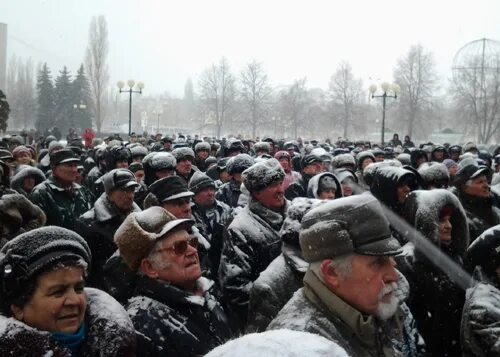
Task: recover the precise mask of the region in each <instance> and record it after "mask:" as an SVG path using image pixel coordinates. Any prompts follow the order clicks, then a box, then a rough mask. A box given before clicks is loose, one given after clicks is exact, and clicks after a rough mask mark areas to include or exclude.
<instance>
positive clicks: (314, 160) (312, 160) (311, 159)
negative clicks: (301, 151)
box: [300, 154, 323, 170]
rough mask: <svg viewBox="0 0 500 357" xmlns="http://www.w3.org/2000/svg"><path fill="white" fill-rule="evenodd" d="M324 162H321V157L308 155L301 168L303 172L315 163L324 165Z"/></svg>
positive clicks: (302, 161)
mask: <svg viewBox="0 0 500 357" xmlns="http://www.w3.org/2000/svg"><path fill="white" fill-rule="evenodd" d="M322 162H323V160H321V157H319V156H317V155H313V154H309V155H306V156H304V157H303V158H302V160H301V161H300V167H301V168H302V170H304V169H305V168H306V167H307V166H309V165H311V164H314V163H322Z"/></svg>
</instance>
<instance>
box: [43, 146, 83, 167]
mask: <svg viewBox="0 0 500 357" xmlns="http://www.w3.org/2000/svg"><path fill="white" fill-rule="evenodd" d="M49 157H50V165H52V166H54V165H59V164H66V163H69V162H74V163H78V162H80V159H79V158H78V157H77V156H76V154H75V153H74V152H73V151H72V150H69V149H62V150H59V151H55V152H52V153H50V154H49Z"/></svg>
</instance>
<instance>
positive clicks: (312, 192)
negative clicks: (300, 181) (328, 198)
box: [307, 172, 343, 199]
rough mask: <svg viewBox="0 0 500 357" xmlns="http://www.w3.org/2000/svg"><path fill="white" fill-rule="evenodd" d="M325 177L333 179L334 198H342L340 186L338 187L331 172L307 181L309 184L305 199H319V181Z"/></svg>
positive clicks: (337, 181)
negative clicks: (334, 187) (334, 186)
mask: <svg viewBox="0 0 500 357" xmlns="http://www.w3.org/2000/svg"><path fill="white" fill-rule="evenodd" d="M325 176H329V177H331V178H333V181H334V182H335V185H336V186H337V187H336V189H335V198H340V197H342V196H343V195H342V186H341V185H340V182H339V180H338V179H337V177H336V176H335V175H334V174H332V173H331V172H322V173H320V174H317V175H315V176H313V177H312V178H311V179H310V180H309V182H308V184H307V197H308V198H318V199H319V193H318V189H319V181H320V180H321V178H323V177H325Z"/></svg>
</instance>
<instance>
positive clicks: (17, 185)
mask: <svg viewBox="0 0 500 357" xmlns="http://www.w3.org/2000/svg"><path fill="white" fill-rule="evenodd" d="M28 177H32V178H34V179H35V186H36V185H39V184H41V183H42V182H43V181H45V175H44V174H43V172H42V171H41V170H40V169H37V168H36V167H31V166H27V165H26V167H24V168H23V169H21V171H19V172H18V173H17V174H15V175H14V176H13V177H12V179H11V180H10V187H11V188H12V189H13V190H15V191H17V192H19V193H20V194H21V195H23V196H26V197H28V193H27V192H26V191H24V188H23V183H24V180H25V179H26V178H28Z"/></svg>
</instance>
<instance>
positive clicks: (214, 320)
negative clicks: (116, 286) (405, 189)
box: [126, 276, 232, 357]
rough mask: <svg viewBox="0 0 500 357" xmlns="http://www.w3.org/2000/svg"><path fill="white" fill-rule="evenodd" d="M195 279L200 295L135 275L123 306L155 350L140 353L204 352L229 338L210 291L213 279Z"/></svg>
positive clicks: (224, 320) (219, 309)
mask: <svg viewBox="0 0 500 357" xmlns="http://www.w3.org/2000/svg"><path fill="white" fill-rule="evenodd" d="M198 282H199V285H200V288H201V289H202V290H203V296H197V295H193V294H190V293H188V292H186V291H184V290H181V289H179V288H177V287H175V286H173V285H170V284H168V283H166V282H162V281H161V280H153V279H150V278H147V277H144V276H142V277H141V278H140V279H137V286H136V289H135V293H134V297H133V298H131V299H130V300H129V302H128V304H127V307H126V309H127V312H128V313H129V315H130V318H131V320H132V322H133V323H134V327H135V328H136V330H137V331H139V332H140V333H141V334H143V335H144V336H145V337H146V338H147V339H148V340H149V350H154V352H153V353H150V354H142V355H141V356H183V357H189V356H203V355H205V354H206V353H208V352H209V351H210V350H212V349H213V348H215V347H217V346H218V345H221V344H223V343H224V342H225V341H226V340H228V339H230V338H231V336H232V334H231V331H230V329H229V327H228V321H227V318H226V314H225V313H224V311H223V309H222V307H221V305H220V304H219V302H218V301H217V300H216V299H215V297H214V296H213V295H212V293H211V291H210V289H211V288H212V286H213V282H212V281H210V280H208V279H205V278H200V279H199V280H198Z"/></svg>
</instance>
